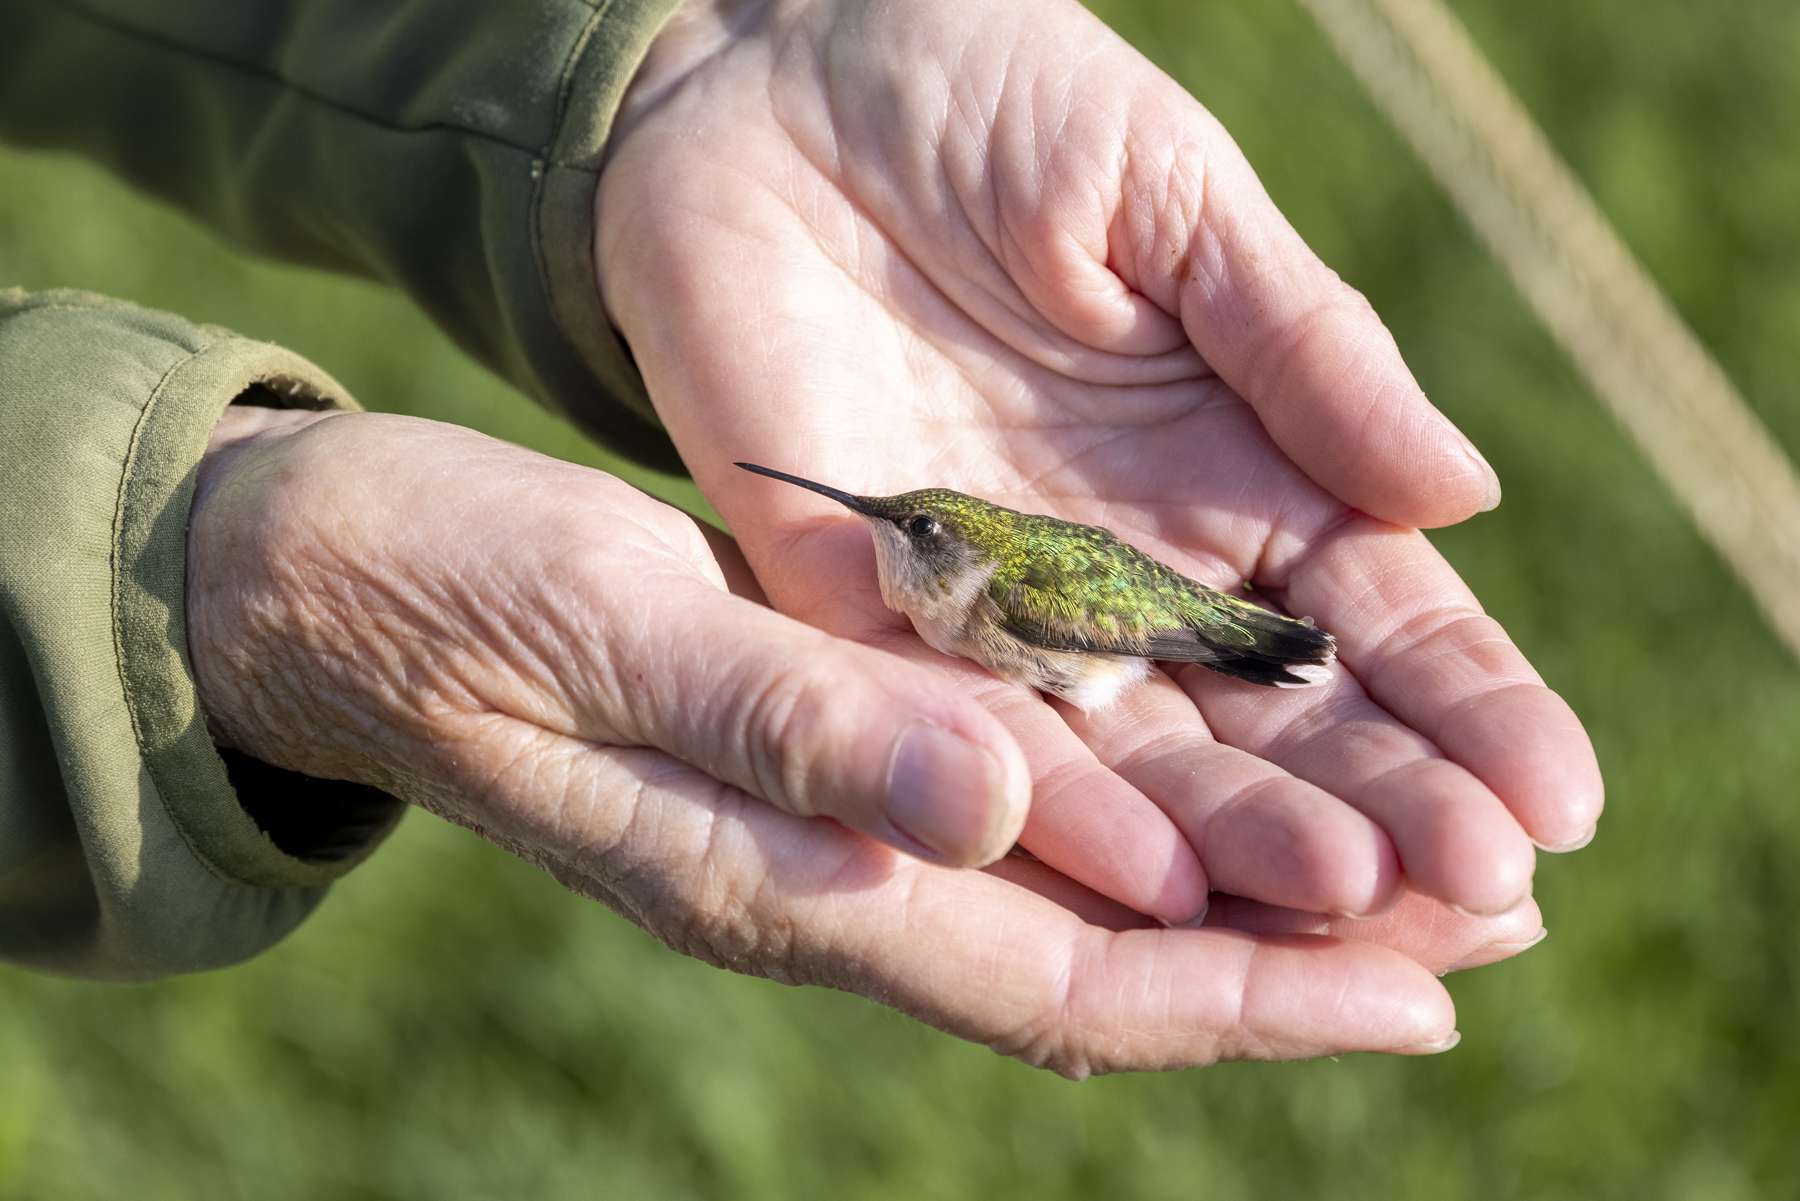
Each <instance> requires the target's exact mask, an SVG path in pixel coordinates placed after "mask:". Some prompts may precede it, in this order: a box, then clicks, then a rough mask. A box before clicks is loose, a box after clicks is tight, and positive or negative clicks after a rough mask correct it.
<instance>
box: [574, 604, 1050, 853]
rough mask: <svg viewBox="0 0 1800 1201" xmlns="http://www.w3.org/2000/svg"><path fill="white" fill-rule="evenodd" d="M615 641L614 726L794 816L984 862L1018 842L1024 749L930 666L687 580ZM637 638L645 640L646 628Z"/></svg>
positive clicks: (1025, 796) (1025, 792)
mask: <svg viewBox="0 0 1800 1201" xmlns="http://www.w3.org/2000/svg"><path fill="white" fill-rule="evenodd" d="M684 592H685V593H686V594H685V595H682V596H680V597H674V598H664V599H665V601H666V602H667V608H666V612H665V613H664V614H663V615H662V617H661V619H660V620H659V621H658V622H657V623H656V632H655V635H654V636H653V637H648V638H646V637H642V636H639V637H632V638H627V639H623V640H620V644H619V645H615V646H613V647H612V648H610V649H611V651H612V656H611V663H610V667H611V672H610V673H609V674H610V675H611V676H612V677H613V678H614V679H616V680H618V681H620V682H621V683H624V682H627V681H629V684H630V687H629V688H625V687H621V688H619V689H618V691H617V694H616V697H615V699H614V700H613V701H612V702H610V703H609V706H608V707H611V705H614V704H616V705H619V706H621V707H623V708H624V709H625V710H626V712H624V713H620V714H611V715H608V717H609V722H608V724H610V725H613V726H614V727H615V728H617V729H624V730H628V731H630V732H631V733H632V734H633V735H634V736H635V737H636V738H637V739H639V740H640V741H641V742H642V743H644V744H645V745H649V746H654V747H657V748H658V749H660V750H663V751H666V752H668V753H669V754H672V755H674V756H676V757H678V758H680V759H682V760H684V761H685V762H687V763H690V764H692V765H693V766H695V767H698V768H700V769H701V770H703V771H705V772H706V773H707V774H708V775H710V776H712V777H713V778H715V779H718V780H722V781H725V782H727V783H731V784H735V785H737V786H738V787H739V788H742V789H744V790H745V791H746V792H749V793H752V794H753V795H755V796H758V797H761V798H762V799H763V800H765V801H768V802H769V803H770V804H772V805H775V806H776V807H777V808H780V809H783V810H786V811H787V812H789V813H793V814H796V815H799V816H802V817H811V816H823V817H831V818H835V819H837V820H838V821H840V822H843V823H844V824H845V825H847V826H850V827H852V828H854V829H857V830H861V831H862V832H863V833H865V834H869V835H872V836H873V837H875V838H879V839H881V840H882V841H883V842H886V843H888V844H890V845H892V846H895V847H898V848H900V849H901V850H904V851H907V852H909V853H911V854H914V855H917V856H920V857H921V858H926V859H930V860H933V861H936V862H940V863H947V864H951V865H955V866H969V867H974V866H980V865H983V864H986V863H991V862H992V861H994V860H995V859H998V858H999V857H1000V856H1002V855H1004V854H1005V853H1006V852H1007V850H1008V848H1010V847H1011V846H1012V844H1013V843H1014V842H1015V841H1017V839H1018V837H1019V832H1020V830H1021V829H1022V828H1023V826H1024V824H1025V814H1026V810H1027V808H1028V807H1029V804H1030V799H1031V776H1030V772H1029V770H1028V769H1027V767H1026V764H1025V758H1024V755H1023V754H1022V753H1021V751H1020V750H1019V748H1018V746H1017V744H1016V743H1015V742H1014V741H1013V739H1012V736H1011V735H1010V734H1008V733H1007V731H1006V730H1005V728H1004V727H1002V726H1001V724H1000V723H999V721H998V720H997V719H996V718H994V717H993V716H992V715H991V714H989V713H988V712H987V710H986V709H984V708H982V706H981V705H980V704H979V703H978V702H976V701H975V700H974V699H972V698H970V697H967V696H964V695H962V694H961V693H959V692H958V691H957V690H955V689H954V688H948V687H946V686H945V682H944V680H943V679H941V678H940V677H938V676H937V675H935V674H934V673H933V672H932V671H931V670H930V669H929V668H926V667H923V666H920V665H917V664H913V663H908V662H905V661H903V660H900V659H898V658H895V657H894V656H892V655H889V654H887V653H885V652H882V651H878V650H875V649H873V648H871V647H866V646H862V645H859V644H857V643H853V642H849V641H846V640H843V639H840V638H834V637H832V636H831V635H829V634H826V633H824V632H822V631H820V630H816V629H813V628H812V627H810V626H806V625H802V624H801V623H799V622H797V621H794V620H792V619H790V618H787V617H784V616H782V615H781V614H779V613H776V612H774V611H773V610H771V609H768V608H765V607H763V606H762V605H758V604H755V603H754V602H751V601H747V600H744V599H742V598H740V597H736V596H732V595H730V594H729V593H724V592H718V591H714V590H712V589H710V588H707V587H705V586H704V585H700V584H696V585H695V586H694V587H693V588H692V589H691V590H684ZM640 633H641V632H640Z"/></svg>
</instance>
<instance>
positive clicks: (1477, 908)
mask: <svg viewBox="0 0 1800 1201" xmlns="http://www.w3.org/2000/svg"><path fill="white" fill-rule="evenodd" d="M1327 628H1330V627H1327ZM1176 680H1177V682H1178V683H1180V684H1181V686H1182V687H1183V688H1184V689H1185V690H1186V691H1187V692H1188V694H1189V695H1190V696H1192V697H1194V699H1195V701H1196V703H1198V704H1199V706H1200V711H1201V713H1202V714H1204V715H1205V717H1206V721H1207V724H1208V725H1210V726H1211V727H1212V728H1213V731H1214V733H1215V734H1216V735H1217V736H1218V738H1219V739H1220V741H1222V742H1227V743H1229V744H1231V745H1233V746H1236V747H1240V748H1242V749H1243V750H1245V751H1248V752H1249V753H1251V754H1253V755H1257V756H1260V757H1261V758H1264V759H1267V760H1269V761H1270V762H1272V763H1276V764H1279V765H1280V766H1281V767H1283V768H1285V769H1286V770H1288V771H1289V772H1291V773H1293V774H1294V775H1296V776H1298V777H1300V778H1301V779H1303V780H1308V781H1310V782H1312V783H1313V784H1316V785H1318V786H1319V787H1320V788H1323V789H1325V790H1326V791H1327V792H1330V793H1332V794H1333V795H1335V796H1338V797H1341V798H1343V799H1344V800H1345V801H1347V802H1348V803H1350V804H1351V805H1354V806H1355V807H1356V808H1357V809H1359V810H1361V811H1362V812H1363V813H1365V814H1367V815H1368V816H1369V817H1371V818H1373V819H1374V820H1375V822H1376V823H1377V824H1379V825H1380V826H1381V828H1382V829H1383V830H1385V831H1387V835H1388V837H1389V838H1390V839H1392V840H1393V843H1394V847H1395V849H1396V850H1397V851H1398V852H1399V855H1400V866H1401V870H1402V871H1403V872H1404V873H1405V876H1406V879H1407V881H1408V882H1409V883H1410V884H1411V885H1412V886H1413V887H1414V888H1415V889H1417V890H1418V891H1420V892H1423V893H1426V894H1427V895H1429V896H1433V897H1436V898H1438V899H1440V900H1442V901H1445V902H1447V903H1449V904H1451V905H1455V906H1457V907H1459V908H1462V909H1465V910H1468V911H1470V912H1473V913H1500V912H1503V911H1504V910H1506V909H1509V908H1511V907H1512V906H1513V905H1514V904H1516V903H1518V901H1520V900H1521V899H1522V898H1524V897H1525V895H1526V894H1527V893H1528V892H1529V891H1530V887H1531V875H1532V871H1533V870H1534V868H1535V857H1534V855H1533V851H1532V846H1531V843H1530V841H1529V840H1528V839H1527V838H1526V836H1525V832H1524V831H1523V830H1522V829H1520V827H1519V824H1518V822H1517V821H1515V820H1514V819H1513V816H1512V814H1511V812H1509V811H1508V809H1507V808H1506V806H1505V805H1504V804H1503V803H1502V802H1501V801H1500V799H1499V798H1498V797H1496V796H1495V795H1494V794H1493V793H1492V792H1490V791H1489V790H1488V789H1487V788H1486V787H1485V786H1484V785H1483V784H1482V783H1481V781H1480V780H1478V779H1476V778H1475V777H1474V776H1472V775H1470V774H1469V773H1468V772H1467V771H1465V770H1464V769H1463V768H1461V767H1459V766H1458V765H1456V764H1455V763H1452V762H1450V761H1449V760H1448V759H1445V758H1443V757H1442V755H1441V754H1440V753H1439V751H1438V749H1437V748H1436V747H1435V746H1434V745H1432V743H1431V742H1430V741H1429V740H1428V739H1426V738H1425V737H1424V736H1423V735H1420V734H1419V733H1417V732H1415V731H1413V730H1411V729H1409V728H1407V727H1406V726H1405V725H1403V724H1401V723H1400V722H1398V721H1396V720H1394V718H1393V716H1392V715H1391V714H1389V713H1387V712H1386V711H1385V710H1383V709H1382V708H1381V707H1380V706H1379V705H1376V704H1375V703H1374V702H1372V701H1371V700H1369V698H1368V697H1367V696H1366V695H1365V694H1364V693H1363V691H1362V689H1361V688H1359V687H1358V686H1357V684H1356V681H1355V680H1353V679H1352V678H1350V676H1349V675H1348V674H1347V673H1345V672H1343V671H1341V670H1340V671H1339V672H1338V673H1337V676H1336V678H1335V679H1334V680H1333V681H1332V682H1331V683H1328V684H1324V685H1320V686H1318V687H1314V688H1304V689H1300V688H1296V689H1269V688H1259V687H1257V686H1256V685H1253V684H1246V683H1243V682H1241V681H1238V680H1229V679H1226V678H1225V677H1223V676H1220V675H1218V674H1216V673H1213V672H1209V671H1206V670H1205V669H1203V668H1199V667H1190V668H1184V669H1182V670H1180V671H1179V672H1178V673H1177V675H1176Z"/></svg>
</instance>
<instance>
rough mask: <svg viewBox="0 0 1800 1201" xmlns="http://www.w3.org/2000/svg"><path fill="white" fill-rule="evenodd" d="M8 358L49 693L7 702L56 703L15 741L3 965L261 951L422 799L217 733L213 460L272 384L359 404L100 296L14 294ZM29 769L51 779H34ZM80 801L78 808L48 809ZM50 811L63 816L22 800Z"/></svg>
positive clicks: (23, 533) (19, 569)
mask: <svg viewBox="0 0 1800 1201" xmlns="http://www.w3.org/2000/svg"><path fill="white" fill-rule="evenodd" d="M0 373H3V376H4V382H5V390H4V391H5V396H6V404H5V406H4V408H0V462H3V463H4V466H5V468H6V470H5V473H4V474H5V476H6V478H7V480H8V492H9V508H11V507H12V502H13V501H14V499H15V498H16V499H17V501H18V504H19V513H18V516H19V517H20V518H21V520H19V521H18V522H16V523H14V522H11V521H9V523H8V524H9V525H15V524H16V526H17V528H16V529H13V530H10V531H8V532H7V533H5V534H4V535H0V573H4V576H5V579H4V581H3V582H4V584H5V585H6V592H7V594H8V598H9V601H10V605H9V610H10V611H9V612H7V613H6V614H5V615H4V616H5V619H6V620H5V625H7V626H10V627H11V630H10V633H11V634H12V635H13V636H14V637H15V638H16V639H17V642H18V645H20V646H21V647H23V648H24V652H25V654H26V656H27V657H28V658H29V659H30V661H31V664H32V668H33V671H32V679H31V681H28V682H27V684H26V688H27V690H29V689H30V688H32V687H33V685H35V690H36V694H37V695H36V696H35V698H34V697H31V696H29V695H26V696H24V697H21V696H19V695H18V693H17V690H16V689H13V688H10V687H9V688H8V690H7V692H6V694H5V695H4V696H3V697H0V703H4V704H5V705H6V706H7V707H9V708H12V709H13V710H14V712H13V713H11V714H7V716H8V717H9V718H13V719H15V720H18V719H19V712H20V711H21V710H23V709H28V708H30V707H32V706H35V707H36V708H37V710H38V711H39V712H40V713H41V720H40V721H31V720H24V721H22V725H23V727H24V728H31V729H40V730H41V736H40V737H39V738H36V739H33V740H29V741H26V742H24V743H22V744H21V745H19V746H17V747H16V748H15V749H13V750H12V751H10V752H8V753H6V754H0V789H4V792H0V825H9V824H15V823H17V824H18V825H19V826H21V827H23V828H25V829H28V830H30V831H32V832H33V837H32V838H29V839H25V840H22V841H21V840H13V841H12V842H11V843H10V844H9V845H8V846H6V847H5V848H3V849H0V917H3V918H4V919H5V920H3V921H0V930H3V931H4V934H3V935H0V958H11V959H15V960H18V961H22V962H28V963H33V964H35V965H37V966H44V967H49V968H51V969H53V970H62V971H68V972H72V973H77V974H82V975H92V976H104V977H113V978H143V977H146V976H155V975H160V974H164V973H167V972H173V971H187V970H195V969H199V968H207V967H216V966H221V965H223V964H227V963H232V962H235V961H237V960H241V959H244V958H247V957H248V956H250V955H253V954H255V953H256V952H258V951H260V950H262V949H263V948H264V947H266V946H268V945H269V944H271V943H273V942H275V941H276V940H278V939H279V938H281V937H282V936H283V935H285V934H286V933H288V932H289V931H290V930H292V929H293V928H294V927H295V926H297V925H298V924H299V922H300V921H301V920H302V919H303V918H304V917H305V916H306V914H307V913H308V912H310V911H311V909H312V908H313V906H314V905H316V904H317V903H318V901H319V899H320V897H321V896H322V895H323V892H324V889H325V887H326V886H327V885H328V884H329V883H330V882H331V881H333V880H335V879H336V878H337V877H339V876H341V875H343V874H344V872H346V871H348V870H349V869H350V867H351V866H353V865H354V864H355V863H357V862H359V861H360V860H361V859H362V858H364V857H365V856H366V855H367V854H368V853H369V852H370V851H371V850H372V849H373V847H374V846H375V845H376V844H377V843H378V842H379V841H380V839H381V838H382V837H383V836H384V835H385V834H386V833H387V832H388V831H389V830H390V829H392V827H393V825H394V823H395V821H397V819H398V817H399V814H400V812H401V810H402V806H401V804H400V803H399V802H398V801H395V800H393V799H392V798H388V797H385V796H382V795H380V794H378V793H373V792H371V791H370V790H367V789H364V788H362V787H360V786H356V785H347V784H340V783H335V782H327V781H320V780H312V779H309V778H306V777H302V776H298V775H295V774H294V773H290V772H283V771H279V770H277V769H275V768H272V767H269V766H268V765H266V764H259V763H255V762H254V761H250V760H245V759H242V758H241V757H240V758H237V759H236V760H235V761H234V762H230V763H228V761H227V759H226V758H225V757H224V756H222V755H221V754H220V753H219V751H218V750H217V749H216V748H215V747H214V746H213V744H212V741H211V739H210V738H209V737H208V734H207V729H206V720H205V715H204V714H203V713H202V712H201V709H200V705H199V698H198V694H197V692H196V689H195V685H194V679H193V674H192V671H191V667H190V664H189V660H188V654H187V627H186V612H185V609H186V605H185V589H186V562H187V520H188V512H189V508H190V505H191V502H192V498H193V491H194V479H195V473H196V468H197V465H198V463H199V461H200V459H201V456H202V455H203V453H204V452H205V449H206V445H207V442H208V440H209V438H210V436H211V432H212V428H213V426H214V425H215V423H216V422H217V420H218V418H219V415H220V414H221V413H222V412H223V411H224V409H225V407H226V406H227V405H229V404H231V403H232V402H233V401H234V400H236V399H238V398H239V397H242V396H244V394H245V393H246V392H247V391H249V390H251V389H257V388H259V387H260V389H265V390H266V391H267V393H268V394H271V395H273V396H275V397H277V398H279V399H280V401H281V403H284V404H289V405H295V406H304V407H313V408H325V407H344V408H353V407H355V405H354V402H353V401H352V400H351V399H350V397H349V395H348V394H347V393H346V392H345V391H344V389H343V388H342V387H341V386H340V385H338V384H337V382H336V381H334V380H333V379H331V377H330V376H328V375H326V374H325V373H324V372H322V371H320V370H319V369H318V368H317V367H314V366H313V365H312V364H310V363H308V362H306V361H305V360H304V359H302V358H300V357H298V356H296V355H293V354H291V353H289V352H287V351H285V350H282V349H280V348H279V347H275V346H271V345H268V344H266V343H260V342H254V341H251V340H248V339H244V338H240V337H237V336H235V335H233V334H230V333H228V332H226V331H224V330H220V329H215V328H211V327H204V326H196V325H193V324H191V323H189V322H186V321H183V320H181V319H180V318H177V317H173V316H170V315H168V314H162V313H155V312H150V311H147V310H143V309H138V308H135V307H133V306H130V305H125V304H121V303H118V302H115V301H108V300H104V299H102V298H99V297H95V296H91V295H87V294H83V293H77V292H47V293H40V294H36V295H31V296H27V295H25V294H23V293H19V292H17V291H13V292H0ZM15 481H16V485H15ZM0 632H6V631H4V630H0ZM26 716H27V717H29V714H27V715H26ZM9 724H11V723H9ZM34 743H35V745H34ZM9 758H10V759H11V760H12V761H11V762H7V761H6V760H8V759H9ZM30 759H47V760H49V762H50V766H49V767H46V766H45V764H44V763H43V762H41V761H40V762H37V763H28V762H26V760H30ZM28 775H29V776H31V778H34V779H36V780H38V781H40V782H42V783H44V784H49V785H50V787H48V788H43V787H40V788H39V789H36V790H32V791H29V792H27V791H21V790H20V789H19V788H18V782H19V781H20V780H21V779H24V778H26V777H27V776H28ZM56 785H60V788H57V787H56ZM56 807H61V808H62V809H63V810H64V811H65V812H66V817H67V820H62V819H60V818H58V817H55V816H45V815H44V813H43V812H42V811H45V810H49V809H54V808H56ZM26 808H36V809H37V810H39V811H40V812H39V814H38V816H37V817H36V818H35V819H33V820H28V821H22V822H21V821H20V820H19V813H8V812H4V810H11V809H18V810H20V811H21V812H22V811H23V810H24V809H26ZM259 819H260V823H259ZM51 864H60V865H62V867H61V868H60V870H48V868H47V867H46V865H51Z"/></svg>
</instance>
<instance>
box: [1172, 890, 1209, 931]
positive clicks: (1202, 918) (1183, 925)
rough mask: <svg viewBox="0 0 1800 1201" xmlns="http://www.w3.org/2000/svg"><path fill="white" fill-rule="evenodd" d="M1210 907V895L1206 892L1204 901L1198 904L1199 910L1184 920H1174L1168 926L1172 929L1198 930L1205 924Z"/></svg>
mask: <svg viewBox="0 0 1800 1201" xmlns="http://www.w3.org/2000/svg"><path fill="white" fill-rule="evenodd" d="M1211 909H1212V896H1211V895H1210V894H1208V896H1207V898H1206V902H1205V903H1204V904H1202V905H1201V906H1200V912H1199V913H1196V914H1195V915H1194V916H1193V917H1190V918H1188V919H1187V920H1186V921H1185V922H1175V923H1173V924H1171V926H1170V927H1169V928H1170V929H1172V930H1198V929H1199V928H1200V927H1202V926H1204V925H1206V915H1207V913H1208V911H1210V910H1211Z"/></svg>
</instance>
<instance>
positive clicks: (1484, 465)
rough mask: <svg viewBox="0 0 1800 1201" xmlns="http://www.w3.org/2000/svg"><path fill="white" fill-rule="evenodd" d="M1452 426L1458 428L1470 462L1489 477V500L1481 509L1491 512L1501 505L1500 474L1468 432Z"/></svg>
mask: <svg viewBox="0 0 1800 1201" xmlns="http://www.w3.org/2000/svg"><path fill="white" fill-rule="evenodd" d="M1450 428H1451V429H1453V430H1456V436H1457V438H1458V439H1460V440H1461V442H1462V452H1463V454H1464V455H1466V456H1467V457H1468V460H1469V462H1471V463H1473V464H1474V465H1475V469H1476V470H1477V471H1478V472H1480V473H1481V474H1482V475H1483V476H1486V477H1487V502H1486V503H1485V504H1483V505H1482V506H1481V510H1480V511H1481V512H1483V513H1491V512H1493V511H1494V510H1495V509H1497V508H1499V507H1500V474H1499V472H1497V471H1495V470H1494V466H1493V464H1492V463H1489V462H1488V461H1487V458H1486V457H1485V456H1484V455H1482V453H1481V451H1480V450H1478V449H1476V446H1475V443H1473V442H1471V441H1470V440H1469V436H1468V435H1467V434H1465V433H1463V432H1462V431H1461V430H1459V429H1456V427H1455V426H1454V425H1452V426H1451V427H1450Z"/></svg>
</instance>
